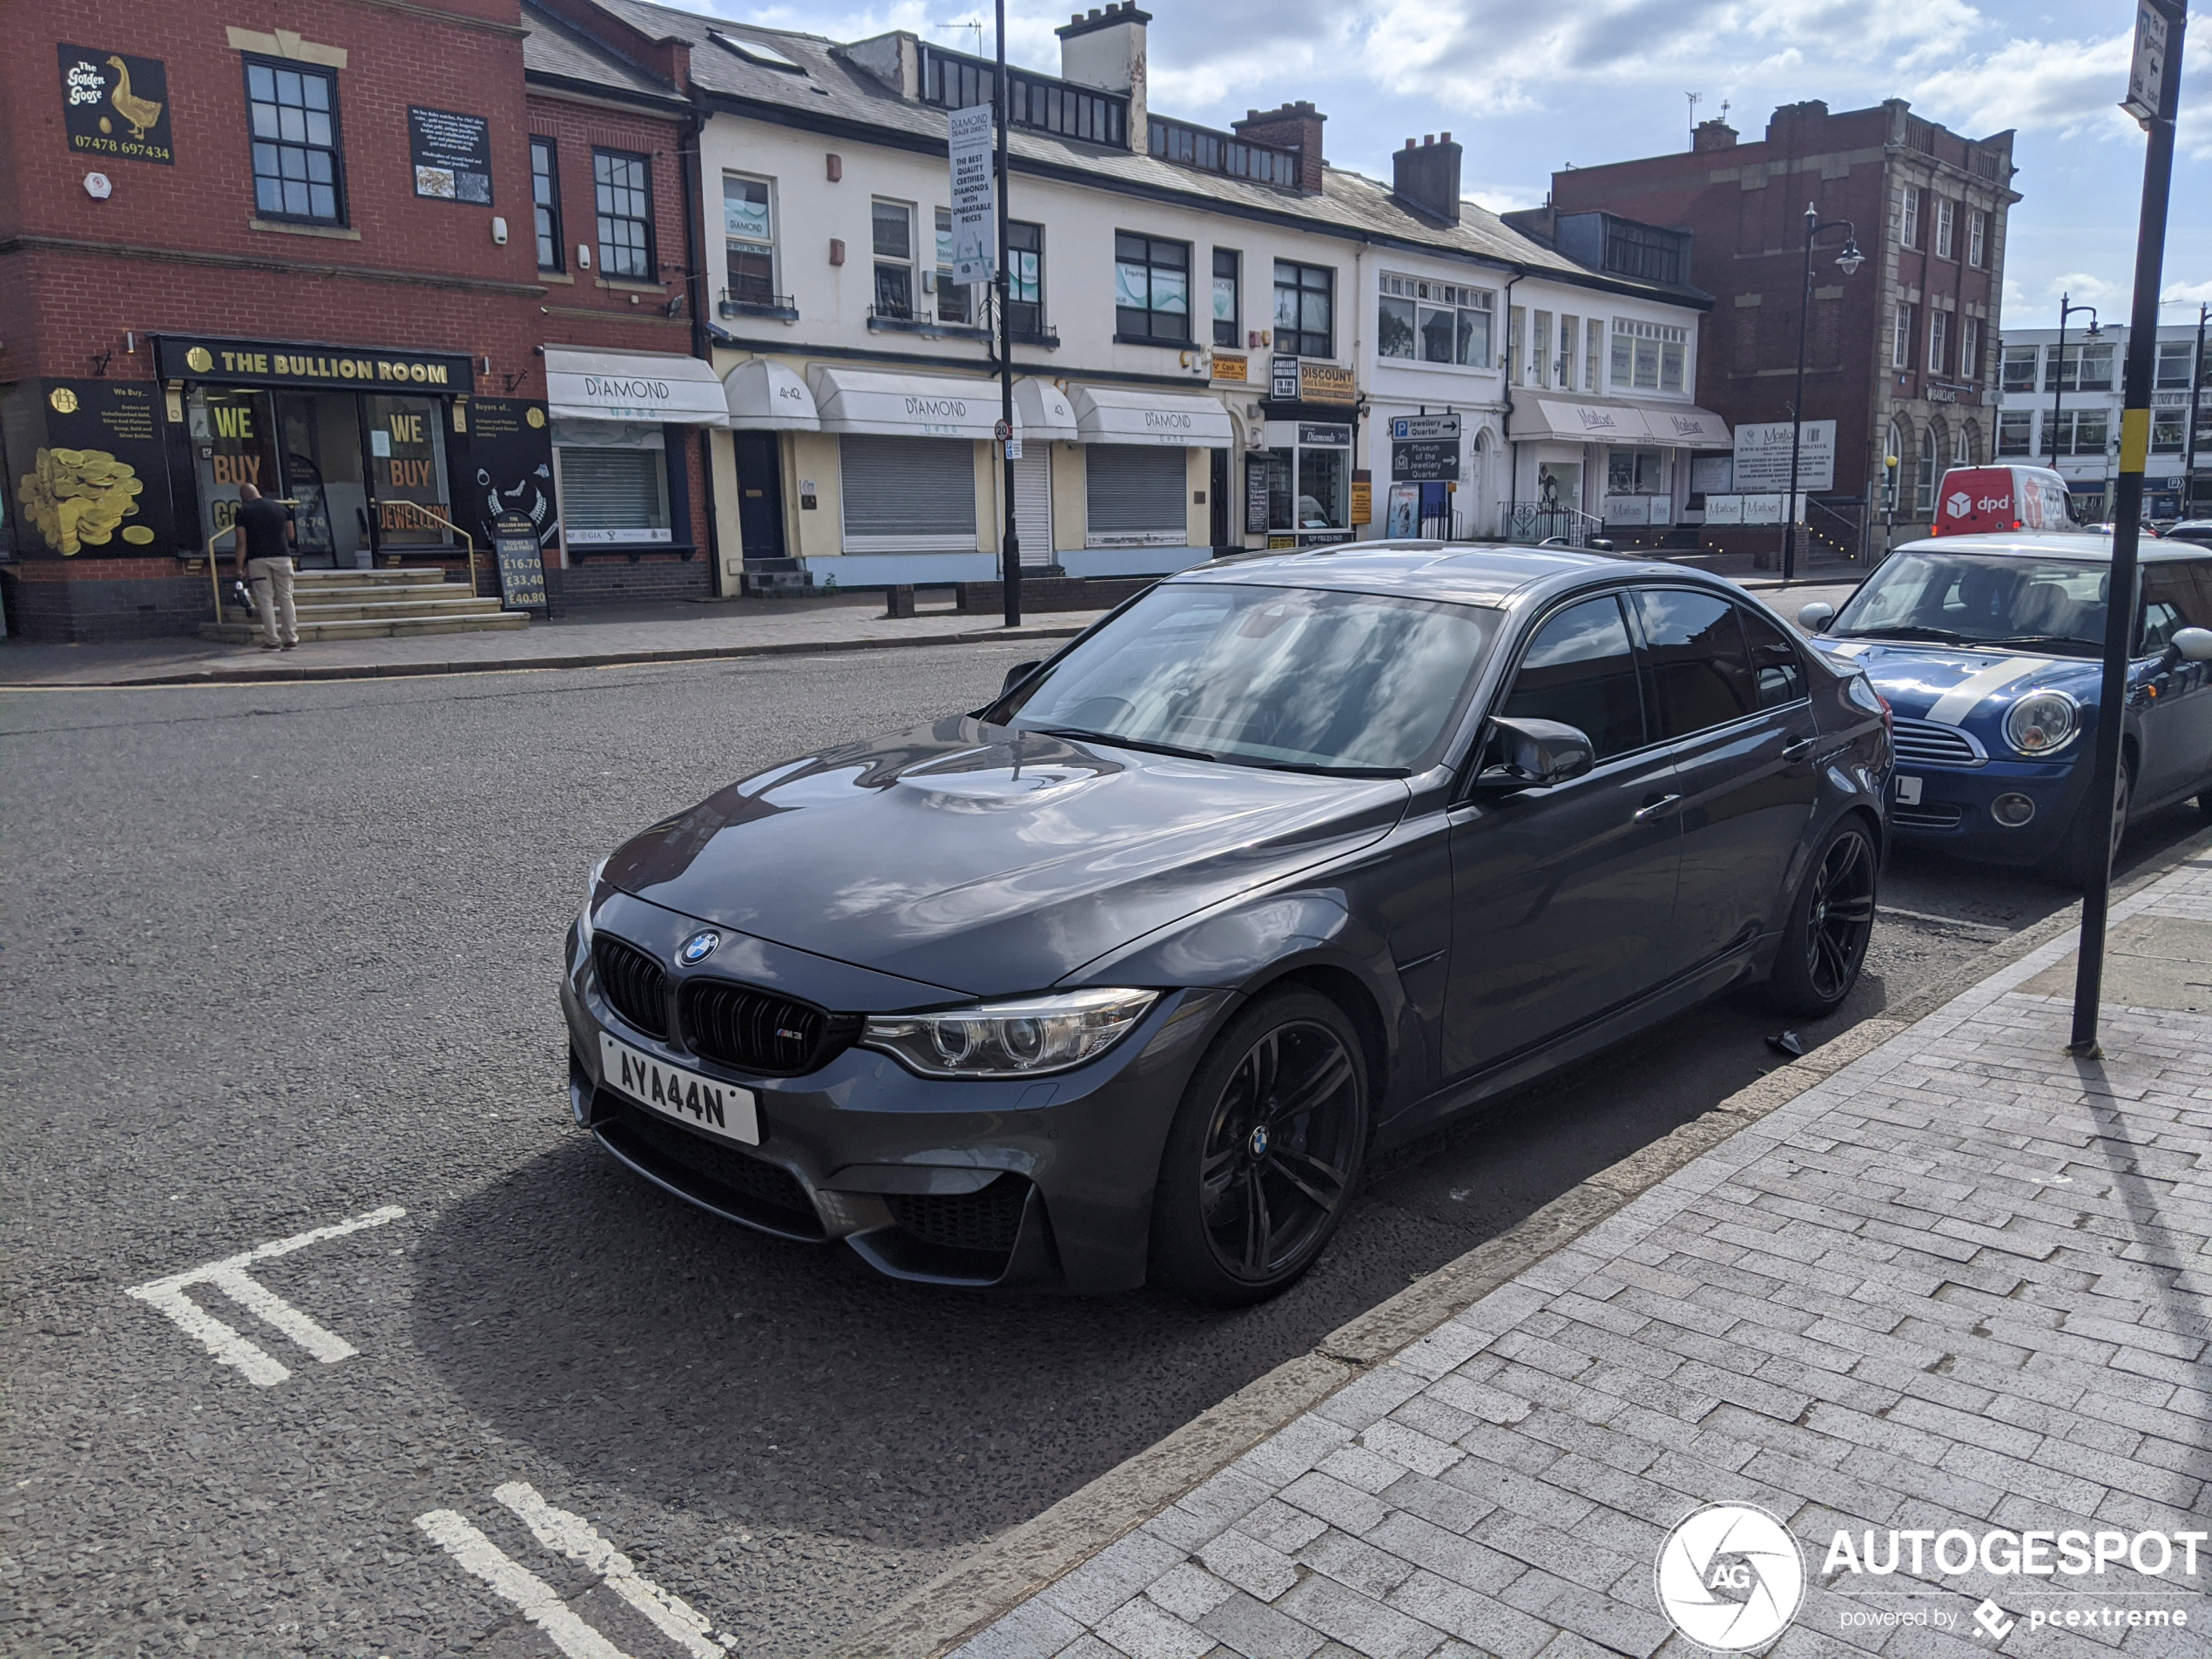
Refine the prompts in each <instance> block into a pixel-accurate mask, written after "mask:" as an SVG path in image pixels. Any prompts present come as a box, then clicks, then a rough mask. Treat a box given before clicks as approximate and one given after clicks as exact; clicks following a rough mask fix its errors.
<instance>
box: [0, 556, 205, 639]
mask: <svg viewBox="0 0 2212 1659" xmlns="http://www.w3.org/2000/svg"><path fill="white" fill-rule="evenodd" d="M101 563H102V564H104V565H118V566H122V567H125V574H124V575H123V576H121V577H109V576H101V575H97V574H91V573H89V572H84V571H78V570H69V571H67V575H68V576H69V577H71V579H70V580H67V581H55V580H40V579H39V578H40V577H42V576H44V573H45V572H46V571H47V570H53V569H55V568H56V567H54V566H52V565H50V564H47V563H44V562H39V563H24V564H20V565H15V566H10V567H0V597H4V598H5V600H6V603H7V607H8V631H9V633H10V634H11V635H16V636H19V637H24V638H29V639H42V640H64V641H69V642H71V643H78V644H82V643H84V642H87V641H91V640H106V639H150V638H155V637H160V636H162V635H166V634H189V633H191V632H192V631H194V630H196V629H197V628H198V627H199V624H201V623H203V622H210V621H212V620H213V619H214V615H215V606H214V601H213V600H212V598H211V597H209V594H208V591H207V577H206V574H205V573H203V574H201V575H199V576H196V577H195V576H182V575H179V574H176V572H177V571H178V570H179V566H178V565H177V563H175V562H174V561H173V560H169V559H161V560H158V561H157V560H152V559H145V560H138V559H110V560H103V561H101ZM148 565H151V566H153V567H154V568H155V569H156V570H158V572H159V574H158V575H153V576H147V575H145V574H143V573H142V567H145V566H148Z"/></svg>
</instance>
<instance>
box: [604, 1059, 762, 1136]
mask: <svg viewBox="0 0 2212 1659" xmlns="http://www.w3.org/2000/svg"><path fill="white" fill-rule="evenodd" d="M599 1075H600V1076H602V1077H604V1079H605V1080H606V1081H607V1082H609V1083H610V1085H612V1086H613V1087H614V1088H616V1089H620V1090H621V1091H622V1092H623V1093H624V1094H625V1095H627V1096H630V1098H631V1099H632V1100H634V1101H636V1102H637V1103H638V1104H639V1105H640V1106H643V1107H644V1108H646V1109H648V1110H651V1111H656V1112H658V1113H659V1114H660V1115H661V1116H664V1117H672V1118H674V1119H675V1120H676V1121H677V1122H678V1123H688V1124H690V1125H691V1127H692V1128H693V1129H697V1130H705V1131H706V1132H707V1133H708V1134H709V1135H717V1136H721V1138H722V1139H724V1140H725V1141H735V1142H737V1143H738V1144H739V1145H741V1146H758V1145H759V1144H760V1113H759V1108H758V1107H757V1106H756V1105H755V1104H754V1102H753V1098H752V1090H751V1089H739V1088H738V1086H737V1085H736V1084H734V1083H725V1082H720V1081H719V1080H718V1079H716V1078H713V1077H703V1076H700V1075H699V1074H698V1072H696V1071H685V1069H683V1068H682V1067H680V1066H671V1065H666V1064H664V1063H663V1062H660V1061H658V1060H656V1059H654V1058H653V1057H652V1055H649V1054H645V1053H643V1052H642V1051H640V1050H638V1049H633V1048H631V1046H630V1045H629V1044H628V1043H626V1042H623V1041H622V1040H621V1039H620V1038H618V1037H610V1036H609V1035H607V1034H606V1033H605V1032H604V1031H602V1032H601V1033H600V1034H599Z"/></svg>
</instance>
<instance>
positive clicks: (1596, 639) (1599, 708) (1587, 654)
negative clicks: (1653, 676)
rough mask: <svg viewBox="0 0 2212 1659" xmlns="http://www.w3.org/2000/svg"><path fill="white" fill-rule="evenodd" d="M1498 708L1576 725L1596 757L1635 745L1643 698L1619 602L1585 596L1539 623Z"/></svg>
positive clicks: (1638, 745) (1640, 734)
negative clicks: (1506, 693)
mask: <svg viewBox="0 0 2212 1659" xmlns="http://www.w3.org/2000/svg"><path fill="white" fill-rule="evenodd" d="M1501 713H1503V714H1504V715H1505V716H1506V717H1507V718H1509V719H1515V720H1557V721H1558V722H1560V724H1561V725H1571V726H1575V727H1576V728H1578V729H1579V730H1581V732H1585V733H1587V734H1588V737H1589V739H1590V742H1591V743H1592V744H1593V745H1595V748H1596V750H1597V758H1598V759H1600V760H1603V759H1607V758H1608V756H1611V755H1617V754H1622V753H1625V752H1628V751H1629V750H1630V749H1635V748H1641V747H1642V745H1643V743H1644V735H1643V697H1642V691H1640V690H1639V688H1638V687H1637V685H1636V664H1635V652H1634V651H1633V650H1632V649H1631V648H1630V646H1629V630H1628V626H1627V624H1625V623H1624V622H1623V621H1622V617H1621V602H1620V601H1619V600H1618V599H1616V598H1615V597H1614V596H1613V595H1611V594H1608V595H1606V596H1605V597H1603V598H1602V599H1585V600H1584V601H1583V602H1582V603H1581V604H1576V605H1569V606H1568V608H1567V609H1566V610H1562V611H1561V612H1559V613H1558V614H1557V615H1556V616H1554V617H1552V618H1551V619H1550V620H1549V621H1548V622H1547V623H1545V624H1544V625H1543V626H1542V627H1541V628H1539V629H1538V630H1537V631H1536V637H1534V639H1532V640H1530V641H1529V642H1528V653H1527V656H1525V657H1523V658H1521V668H1520V671H1518V672H1517V673H1516V674H1514V681H1513V691H1511V693H1510V694H1508V695H1507V698H1506V703H1505V707H1504V708H1503V709H1502V710H1501Z"/></svg>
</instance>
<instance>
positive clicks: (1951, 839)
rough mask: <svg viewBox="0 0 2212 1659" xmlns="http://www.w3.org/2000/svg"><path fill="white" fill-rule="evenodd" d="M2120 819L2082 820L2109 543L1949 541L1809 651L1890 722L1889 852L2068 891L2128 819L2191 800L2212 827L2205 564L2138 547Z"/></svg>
mask: <svg viewBox="0 0 2212 1659" xmlns="http://www.w3.org/2000/svg"><path fill="white" fill-rule="evenodd" d="M2141 560H2142V579H2141V594H2142V597H2141V603H2140V604H2138V606H2137V608H2136V613H2135V644H2134V661H2133V663H2132V664H2131V666H2130V667H2129V670H2128V707H2127V725H2126V727H2125V729H2124V737H2123V739H2122V747H2121V774H2120V790H2119V799H2118V811H2117V813H2115V814H2114V819H2113V820H2112V821H2111V822H2110V823H2109V824H2106V823H2101V822H2099V821H2096V819H2098V818H2099V817H2100V814H2097V813H2094V812H2093V811H2092V810H2091V809H2090V808H2089V806H2088V805H2087V801H2086V800H2085V799H2084V798H2085V797H2086V795H2087V792H2088V785H2089V774H2090V772H2091V769H2092V763H2091V756H2092V755H2093V753H2094V748H2095V737H2094V732H2095V730H2096V724H2097V718H2098V701H2099V691H2100V676H2101V672H2102V663H2101V659H2102V658H2103V654H2104V637H2105V612H2106V605H2107V597H2108V594H2109V591H2110V589H2111V586H2112V540H2111V538H2110V537H2109V536H2096V535H2079V534H2075V535H2066V534H2051V533H2040V532H2033V531H2030V532H2023V533H2014V534H2011V535H1987V536H1944V537H1942V538H1940V539H1938V540H1932V541H1925V542H1913V543H1909V544H1907V545H1906V546H1905V547H1902V548H1900V549H1898V550H1897V552H1895V553H1894V554H1892V556H1890V557H1889V559H1888V560H1886V561H1885V563H1883V565H1882V566H1881V568H1880V569H1879V570H1876V571H1875V572H1874V574H1873V575H1872V576H1871V577H1868V578H1867V580H1866V582H1865V584H1864V585H1863V586H1861V587H1860V588H1859V590H1858V592H1856V593H1854V594H1853V595H1852V596H1851V598H1850V599H1849V600H1847V601H1846V602H1845V603H1844V608H1843V610H1841V611H1840V612H1838V611H1836V610H1833V609H1831V607H1830V606H1828V605H1825V604H1809V605H1807V606H1806V607H1805V608H1804V610H1802V611H1800V612H1799V613H1798V617H1797V620H1798V622H1799V624H1801V625H1802V626H1803V627H1804V628H1805V630H1806V631H1808V632H1810V633H1811V634H1813V635H1814V642H1813V643H1814V644H1817V645H1818V646H1820V647H1821V648H1823V649H1824V650H1825V651H1828V652H1829V653H1830V654H1831V656H1836V657H1843V658H1851V660H1852V661H1854V662H1856V663H1857V664H1858V666H1859V667H1861V668H1863V669H1865V671H1866V674H1867V678H1869V679H1871V681H1872V682H1873V684H1874V688H1875V690H1877V691H1879V692H1880V693H1881V694H1882V696H1883V697H1884V698H1886V699H1887V700H1888V702H1889V705H1890V707H1891V709H1892V711H1893V713H1894V715H1895V718H1896V722H1897V778H1896V781H1895V783H1894V784H1892V790H1893V795H1892V801H1891V812H1890V824H1891V826H1892V829H1893V831H1894V832H1895V833H1896V835H1897V838H1898V840H1900V841H1904V842H1907V843H1914V844H1918V845H1920V846H1930V847H1934V848H1938V849H1939V850H1943V851H1948V852H1953V853H1960V854H1963V855H1965V856H1966V857H1969V858H1977V859H1983V860H1988V861H1990V862H1992V863H1999V864H2033V865H2037V866H2039V867H2041V868H2043V869H2044V870H2045V871H2046V872H2047V873H2049V874H2051V875H2054V876H2055V877H2058V878H2059V879H2060V880H2067V881H2071V882H2074V883H2075V884H2077V885H2078V884H2080V882H2082V881H2084V880H2087V878H2088V874H2089V873H2090V871H2091V870H2092V869H2093V868H2094V865H2095V861H2096V860H2099V859H2101V858H2106V857H2108V856H2110V853H2111V850H2112V849H2114V848H2116V847H2117V846H2119V843H2120V837H2121V833H2123V832H2124V831H2125V830H2126V828H2127V824H2128V819H2129V818H2130V817H2131V816H2132V817H2141V815H2142V814H2143V813H2148V812H2150V811H2153V810H2155V809H2156V808H2158V807H2161V806H2168V805H2169V804H2171V803H2172V802H2175V801H2178V800H2185V799H2188V797H2190V796H2192V795H2194V796H2195V797H2196V803H2197V806H2199V808H2200V809H2202V811H2203V812H2204V813H2205V814H2206V816H2207V817H2212V631H2208V630H2212V549H2207V548H2204V547H2200V546H2195V545H2193V544H2191V543H2186V542H2166V541H2155V540H2152V539H2150V538H2149V537H2146V538H2144V540H2143V542H2142V543H2141Z"/></svg>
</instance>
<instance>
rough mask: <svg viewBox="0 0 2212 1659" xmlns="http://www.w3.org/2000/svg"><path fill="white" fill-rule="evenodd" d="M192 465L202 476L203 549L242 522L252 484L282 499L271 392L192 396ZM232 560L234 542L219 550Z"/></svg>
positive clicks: (189, 417)
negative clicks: (241, 495) (241, 497)
mask: <svg viewBox="0 0 2212 1659" xmlns="http://www.w3.org/2000/svg"><path fill="white" fill-rule="evenodd" d="M186 429H187V430H189V431H190V432H191V434H192V462H193V466H194V469H196V470H197V472H198V473H199V545H200V546H201V547H202V548H203V549H204V548H205V547H206V545H207V543H208V538H209V537H210V536H213V535H214V534H215V532H216V531H218V530H227V529H230V527H231V525H232V524H233V523H235V522H236V521H237V518H238V489H239V485H240V484H252V485H253V487H254V488H255V489H259V490H260V492H261V493H262V494H263V495H265V496H281V495H283V494H284V493H285V487H284V485H283V483H282V482H281V481H280V480H281V475H280V472H279V470H278V468H277V451H276V426H275V419H274V416H273V413H272V411H271V409H270V407H269V395H268V394H267V393H266V392H244V391H222V390H219V389H213V388H201V389H199V390H198V391H195V392H194V393H193V394H192V406H191V410H190V413H189V415H187V417H186ZM215 551H216V554H217V556H219V557H221V558H228V557H230V556H231V537H229V536H225V537H224V538H223V540H222V543H220V545H219V546H218V547H217V548H216V550H215Z"/></svg>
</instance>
